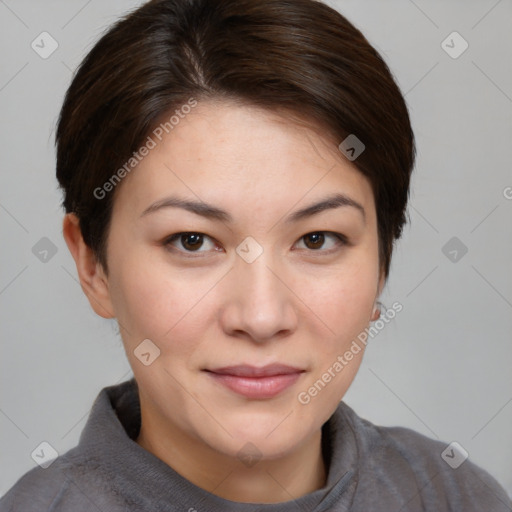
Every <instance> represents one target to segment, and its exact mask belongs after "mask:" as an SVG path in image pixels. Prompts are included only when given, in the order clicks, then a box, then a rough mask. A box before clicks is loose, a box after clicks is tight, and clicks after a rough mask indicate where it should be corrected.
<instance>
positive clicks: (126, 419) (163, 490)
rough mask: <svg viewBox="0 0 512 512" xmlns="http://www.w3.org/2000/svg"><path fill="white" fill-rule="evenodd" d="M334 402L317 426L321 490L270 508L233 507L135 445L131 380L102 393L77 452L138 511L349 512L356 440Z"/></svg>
mask: <svg viewBox="0 0 512 512" xmlns="http://www.w3.org/2000/svg"><path fill="white" fill-rule="evenodd" d="M347 411H351V410H350V408H349V407H348V406H346V405H345V404H344V403H343V402H340V404H339V406H338V407H337V409H336V411H335V412H334V414H333V415H332V416H331V418H330V419H329V420H328V421H327V422H326V423H325V424H324V425H323V427H322V450H323V453H324V458H325V460H326V465H327V467H328V472H327V482H326V485H325V486H324V487H323V488H322V489H318V490H316V491H314V492H312V493H309V494H307V495H305V496H302V497H300V498H298V499H296V500H293V501H288V502H282V503H275V504H257V505H256V504H251V503H237V502H233V501H230V500H226V499H224V498H220V497H218V496H216V495H214V494H212V493H210V492H208V491H206V490H203V489H201V488H200V487H198V486H196V485H194V484H193V483H191V482H189V481H188V480H187V479H185V478H184V477H182V476H181V475H179V474H178V473H177V472H176V471H174V470H173V469H172V468H171V467H170V466H168V465H167V464H165V463H164V462H163V461H162V460H160V459H159V458H157V457H156V456H154V455H153V454H151V453H150V452H148V451H147V450H145V449H144V448H142V447H141V446H139V445H138V444H137V443H136V442H135V439H136V438H137V436H138V432H139V429H140V403H139V396H138V387H137V383H136V382H135V379H133V378H132V379H131V380H128V381H126V382H123V383H121V384H118V385H115V386H110V387H107V388H104V389H103V390H102V391H101V392H100V394H99V395H98V397H97V399H96V401H95V402H94V405H93V407H92V409H91V413H90V415H89V419H88V420H87V423H86V425H85V427H84V430H83V431H82V434H81V437H80V443H79V446H78V452H79V453H80V454H81V455H83V456H84V457H86V458H87V463H88V464H92V465H93V467H94V468H95V469H96V470H97V471H100V472H101V473H102V478H103V479H104V480H105V481H107V482H109V485H110V487H111V488H112V492H115V493H120V494H122V496H123V498H124V499H125V500H126V502H127V503H130V504H133V505H136V507H137V508H139V507H140V510H159V511H162V512H177V511H180V512H183V511H190V512H193V511H194V510H195V511H197V512H201V511H208V512H254V511H255V510H257V511H258V512H296V511H301V510H303V511H304V512H305V511H312V512H327V511H329V512H334V511H336V510H340V511H341V510H347V509H349V508H350V503H351V501H352V498H353V495H354V492H355V487H356V485H357V474H356V472H357V461H358V460H360V459H359V454H358V452H357V450H358V448H357V444H358V443H357V439H356V434H355V432H354V429H353V427H352V422H351V421H350V420H349V418H348V414H347Z"/></svg>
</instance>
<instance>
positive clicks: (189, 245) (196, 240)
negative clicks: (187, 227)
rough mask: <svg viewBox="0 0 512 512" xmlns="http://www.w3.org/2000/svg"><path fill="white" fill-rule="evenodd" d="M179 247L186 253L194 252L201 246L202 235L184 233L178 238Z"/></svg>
mask: <svg viewBox="0 0 512 512" xmlns="http://www.w3.org/2000/svg"><path fill="white" fill-rule="evenodd" d="M180 241H181V245H182V246H183V247H184V248H185V249H186V250H187V251H195V250H197V249H200V248H201V246H202V245H203V235H200V234H198V233H185V234H183V235H181V236H180Z"/></svg>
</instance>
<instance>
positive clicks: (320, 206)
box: [285, 194, 366, 223]
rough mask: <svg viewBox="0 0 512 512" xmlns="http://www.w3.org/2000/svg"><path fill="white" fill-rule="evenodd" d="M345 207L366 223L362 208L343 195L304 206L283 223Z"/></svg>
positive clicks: (336, 195) (335, 195) (332, 196)
mask: <svg viewBox="0 0 512 512" xmlns="http://www.w3.org/2000/svg"><path fill="white" fill-rule="evenodd" d="M346 206H348V207H351V208H355V209H356V210H358V211H359V212H360V213H361V215H362V216H363V220H364V221H365V222H366V212H365V210H364V208H363V206H362V205H361V204H360V203H358V202H357V201H355V200H354V199H352V198H351V197H349V196H347V195H345V194H333V195H331V196H329V197H326V198H325V199H323V200H322V201H320V202H318V203H314V204H311V205H309V206H306V207H305V208H302V209H301V210H297V211H296V212H294V213H292V214H291V215H289V216H288V217H286V219H285V222H286V223H290V222H297V221H298V220H301V219H304V218H306V217H311V216H312V215H316V214H317V213H320V212H323V211H325V210H331V209H333V208H341V207H346Z"/></svg>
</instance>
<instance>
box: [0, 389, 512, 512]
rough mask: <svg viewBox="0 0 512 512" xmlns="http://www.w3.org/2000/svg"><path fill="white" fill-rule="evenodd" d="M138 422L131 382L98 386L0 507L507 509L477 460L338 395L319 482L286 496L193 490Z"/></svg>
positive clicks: (191, 511) (210, 511)
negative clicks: (239, 496) (144, 442)
mask: <svg viewBox="0 0 512 512" xmlns="http://www.w3.org/2000/svg"><path fill="white" fill-rule="evenodd" d="M139 428H140V409H139V401H138V391H137V384H136V383H135V381H134V380H133V379H132V380H130V381H127V382H124V383H122V384H119V385H116V386H111V387H108V388H105V389H103V390H102V391H101V393H100V394H99V396H98V398H97V399H96V401H95V403H94V405H93V408H92V410H91V414H90V416H89V419H88V421H87V424H86V426H85V428H84V430H83V432H82V435H81V437H80V442H79V444H78V446H77V447H76V448H73V449H72V450H70V451H69V452H67V453H66V454H64V455H62V456H60V457H59V458H58V459H57V460H56V461H55V462H54V463H53V464H52V465H51V466H50V467H48V468H47V469H42V468H40V467H37V468H34V469H33V470H31V471H29V472H28V473H27V474H25V475H24V476H23V477H21V478H20V480H18V482H17V483H16V484H15V485H14V487H13V488H12V489H10V491H9V492H8V493H7V494H6V495H5V496H4V497H3V498H2V499H1V500H0V512H7V511H9V512H11V511H16V512H43V511H47V512H64V511H65V512H82V511H83V512H86V511H87V512H91V511H93V512H95V511H100V512H121V511H123V512H132V511H133V512H135V511H138V512H140V511H148V512H195V511H197V512H301V511H304V512H341V511H348V510H350V511H353V512H371V511H382V512H399V511H403V512H414V511H432V512H434V511H435V512H443V511H461V512H471V511H479V512H483V511H485V512H505V511H508V512H510V511H512V503H511V502H510V500H509V498H508V497H507V495H506V493H505V492H504V490H503V489H502V488H501V487H500V486H499V485H498V483H497V482H496V481H495V480H494V479H493V478H492V477H491V476H490V475H489V474H488V473H486V472H485V471H484V470H483V469H480V468H478V467H477V466H475V465H474V464H472V463H471V462H470V461H469V460H466V461H465V462H464V463H463V464H462V465H461V466H460V467H459V468H457V469H452V468H451V467H450V466H449V465H448V464H446V462H444V461H443V460H442V458H441V455H440V454H441V452H442V451H443V450H444V449H445V447H446V443H441V442H438V441H433V440H431V439H428V438H427V437H425V436H422V435H421V434H418V433H416V432H413V431H412V430H409V429H405V428H398V427H393V428H389V427H378V426H375V425H373V424H371V423H369V422H368V421H366V420H363V419H361V418H359V417H358V416H357V415H356V414H355V413H354V411H353V410H352V409H351V408H350V407H348V406H347V405H346V404H344V403H343V402H341V403H340V405H339V407H338V408H337V410H336V411H335V413H334V414H333V416H332V417H331V418H330V419H329V421H328V422H327V423H326V424H325V425H324V426H323V429H322V449H323V452H324V457H325V460H326V463H327V467H328V468H329V469H328V476H327V484H326V486H325V487H324V488H323V489H319V490H317V491H315V492H313V493H310V494H307V495H306V496H303V497H301V498H299V499H297V500H294V501H288V502H286V503H277V504H270V505H269V504H262V505H256V504H244V503H235V502H232V501H228V500H225V499H222V498H219V497H217V496H215V495H213V494H211V493H209V492H207V491H204V490H202V489H200V488H199V487H197V486H195V485H193V484H192V483H190V482H189V481H188V480H186V479H184V478H183V477H181V476H180V475H179V474H178V473H176V472H175V471H174V470H173V469H172V468H171V467H169V466H167V465H166V464H165V463H164V462H162V461H161V460H160V459H158V458H157V457H155V456H153V455H152V454H151V453H149V452H147V451H146V450H144V449H143V448H141V447H140V446H139V445H138V444H137V443H136V442H135V441H134V439H135V438H136V437H137V434H138V431H139Z"/></svg>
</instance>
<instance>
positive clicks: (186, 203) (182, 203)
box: [141, 193, 366, 223]
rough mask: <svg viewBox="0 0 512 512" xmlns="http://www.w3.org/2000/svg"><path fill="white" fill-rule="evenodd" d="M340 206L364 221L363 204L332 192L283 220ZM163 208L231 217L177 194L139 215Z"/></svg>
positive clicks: (228, 219) (226, 219) (222, 218)
mask: <svg viewBox="0 0 512 512" xmlns="http://www.w3.org/2000/svg"><path fill="white" fill-rule="evenodd" d="M341 207H351V208H355V209H356V210H357V211H359V212H360V213H361V215H362V217H363V219H364V220H365V221H366V212H365V210H364V208H363V206H362V205H361V204H360V203H358V202H357V201H355V200H354V199H352V198H350V197H349V196H347V195H345V194H340V193H337V194H332V195H330V196H328V197H326V198H324V199H322V200H321V201H318V202H316V203H314V204H311V205H309V206H306V207H305V208H302V209H300V210H297V211H295V212H293V213H292V214H290V215H288V216H287V217H286V218H285V219H284V221H285V222H286V223H292V222H297V221H299V220H302V219H304V218H307V217H311V216H313V215H316V214H318V213H320V212H323V211H326V210H331V209H334V208H341ZM163 208H181V209H183V210H187V211H189V212H191V213H195V214H196V215H200V216H201V217H205V218H208V219H212V220H218V221H221V222H232V221H233V217H232V216H231V215H230V214H229V213H228V212H227V211H225V210H222V209H221V208H218V207H217V206H214V205H211V204H208V203H205V202H204V201H194V200H190V199H183V198H180V197H177V196H170V197H166V198H164V199H161V200H159V201H156V202H155V203H153V204H151V205H150V206H149V207H148V208H146V209H145V210H144V211H143V212H142V214H141V217H144V216H146V215H149V214H150V213H153V212H156V211H159V210H162V209H163Z"/></svg>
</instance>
